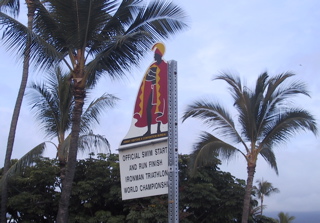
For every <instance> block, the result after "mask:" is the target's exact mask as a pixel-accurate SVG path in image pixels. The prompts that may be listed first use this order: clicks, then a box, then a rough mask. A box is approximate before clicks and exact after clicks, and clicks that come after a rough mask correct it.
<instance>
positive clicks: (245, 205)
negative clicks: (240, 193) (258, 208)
mask: <svg viewBox="0 0 320 223" xmlns="http://www.w3.org/2000/svg"><path fill="white" fill-rule="evenodd" d="M247 171H248V178H247V185H246V191H245V195H244V201H243V209H242V221H241V222H242V223H247V222H248V218H249V211H250V201H251V192H252V186H253V178H254V173H255V171H256V165H255V164H251V165H250V164H249V163H248V167H247Z"/></svg>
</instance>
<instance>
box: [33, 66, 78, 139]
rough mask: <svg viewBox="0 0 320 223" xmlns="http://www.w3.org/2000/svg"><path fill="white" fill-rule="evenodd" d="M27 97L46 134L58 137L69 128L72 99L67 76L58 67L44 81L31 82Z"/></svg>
mask: <svg viewBox="0 0 320 223" xmlns="http://www.w3.org/2000/svg"><path fill="white" fill-rule="evenodd" d="M27 97H28V99H29V100H30V102H29V103H30V105H32V108H31V109H32V110H33V111H34V115H35V117H36V119H37V120H38V121H40V123H41V128H42V129H43V130H44V131H45V132H46V134H47V136H50V137H54V136H57V137H58V138H60V134H63V133H64V132H66V131H67V130H68V129H69V128H70V123H71V109H72V103H73V99H72V94H71V89H70V83H69V80H68V76H67V75H64V74H62V71H61V69H60V68H59V67H57V68H55V69H54V70H53V71H51V72H50V73H48V75H47V76H46V82H44V83H35V82H33V83H31V84H30V86H29V88H28V92H27ZM63 135H64V134H63ZM60 140H63V139H59V141H60Z"/></svg>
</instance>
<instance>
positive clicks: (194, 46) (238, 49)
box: [0, 0, 320, 212]
mask: <svg viewBox="0 0 320 223" xmlns="http://www.w3.org/2000/svg"><path fill="white" fill-rule="evenodd" d="M174 2H175V3H177V4H179V5H180V6H181V7H182V8H184V10H185V11H186V13H187V14H188V15H189V19H188V21H189V25H190V27H189V29H187V30H186V31H184V32H182V33H179V34H177V35H176V36H175V37H174V38H171V39H170V40H168V41H166V42H165V45H166V47H167V50H166V53H165V55H164V59H166V60H176V61H177V62H178V97H179V104H178V105H179V114H178V115H179V120H181V115H182V113H183V111H184V109H185V107H186V105H187V104H188V103H191V102H192V101H193V100H195V99H198V98H204V97H205V98H210V97H211V98H212V100H214V101H219V102H221V103H222V104H223V105H225V106H226V107H228V108H230V109H232V101H231V97H230V96H229V93H228V91H227V88H226V85H225V84H224V83H223V82H222V81H212V78H213V77H215V75H217V74H219V73H220V72H222V71H223V72H225V71H227V72H231V73H233V74H238V75H240V76H241V78H242V79H243V80H246V83H247V85H248V86H253V85H254V81H255V80H256V78H257V77H258V75H259V74H261V73H262V72H264V71H268V73H269V74H270V75H271V76H272V75H275V74H279V73H282V72H286V71H292V72H294V73H296V74H297V75H296V76H295V78H296V79H299V80H302V81H304V82H305V83H306V84H307V86H308V89H309V90H310V94H311V98H308V97H301V98H299V99H298V100H296V101H294V103H296V104H300V105H301V106H302V107H304V108H305V109H307V110H309V111H310V112H311V113H312V114H313V115H314V116H315V117H316V118H317V121H319V108H320V103H319V102H320V88H319V87H318V85H319V84H320V81H319V74H320V63H319V60H320V30H319V21H320V1H317V0H304V1H300V0H280V1H279V0H260V1H259V0H241V1H217V0H197V1H186V0H174ZM22 7H24V5H22ZM23 16H24V15H23ZM0 57H1V60H0V70H1V73H2V75H1V76H2V81H1V82H0V95H1V97H0V126H1V130H0V147H1V151H0V164H1V166H3V162H4V154H5V152H4V151H5V149H6V143H7V137H8V132H9V126H10V120H11V116H12V110H13V107H14V104H15V99H16V96H17V92H18V88H19V84H20V76H21V67H22V66H21V65H19V64H18V63H16V61H15V60H14V55H10V54H8V53H5V51H4V50H3V47H2V48H0ZM152 60H153V55H152V53H151V52H150V54H149V55H147V57H146V58H145V60H144V61H143V63H141V65H140V67H139V68H136V69H133V70H132V71H131V73H129V74H128V78H127V79H124V80H122V81H110V80H109V79H108V78H104V79H101V81H100V84H99V86H98V87H97V88H96V89H95V90H94V91H93V93H92V96H96V97H98V96H100V95H102V93H104V92H107V93H111V94H114V95H115V96H117V97H119V98H121V101H119V103H118V105H117V106H116V108H114V109H112V110H110V111H108V112H107V113H105V115H104V117H103V118H102V119H101V124H100V126H96V128H95V129H94V131H95V132H96V133H98V134H102V135H105V136H106V137H107V138H108V139H109V141H110V142H111V146H112V152H117V148H118V146H119V144H120V141H121V140H122V139H123V137H124V136H125V135H126V133H127V131H128V128H129V125H130V123H131V117H132V112H133V104H134V102H135V97H136V94H137V90H138V87H139V84H140V81H141V79H142V75H143V73H144V72H145V70H146V69H147V67H148V65H149V64H150V63H151V62H152ZM40 76H41V74H31V75H30V79H29V80H30V81H32V80H35V79H38V78H40ZM202 130H205V128H204V126H202V125H201V124H200V122H199V121H196V120H191V119H190V120H187V121H186V122H184V123H181V121H180V123H179V151H180V153H182V154H188V153H190V152H191V148H192V144H193V143H194V142H195V140H196V139H197V137H198V135H199V133H200V132H201V131H202ZM44 140H45V138H44V135H43V134H42V132H41V130H40V129H39V125H38V123H37V122H36V121H35V119H34V117H33V116H32V113H31V112H30V106H28V103H27V100H25V101H24V102H23V108H22V112H21V114H20V120H19V123H18V130H17V134H16V141H15V145H14V152H13V156H12V158H20V157H21V156H22V155H23V154H24V153H26V152H27V151H28V150H29V149H30V148H33V147H34V146H36V145H37V144H39V143H40V142H42V141H44ZM50 151H51V152H50ZM52 151H54V150H53V148H49V147H48V150H47V154H48V155H51V156H54V152H52ZM275 154H276V157H277V163H278V169H279V176H277V175H276V173H275V172H274V170H273V169H271V168H270V167H269V166H268V165H267V164H266V162H265V161H264V159H263V158H262V157H260V158H259V160H258V167H257V170H256V175H255V180H256V179H261V178H263V179H264V180H267V181H269V182H271V183H272V184H273V185H274V186H275V187H277V188H279V190H280V193H279V194H274V195H272V196H271V197H269V198H266V199H265V204H266V205H267V209H266V210H267V211H277V212H279V211H286V212H295V211H304V212H308V211H318V212H320V187H319V184H320V171H319V170H320V162H319V158H320V148H319V138H316V137H314V136H313V135H312V134H311V133H309V132H300V134H299V135H297V136H295V137H294V138H292V140H291V142H290V143H288V144H285V145H281V146H279V147H277V148H275ZM223 163H224V164H223V165H222V166H221V170H223V171H229V172H231V174H232V175H234V176H236V177H238V178H241V179H246V164H245V161H244V159H243V157H240V156H239V157H237V158H236V159H234V160H230V161H229V163H226V162H223Z"/></svg>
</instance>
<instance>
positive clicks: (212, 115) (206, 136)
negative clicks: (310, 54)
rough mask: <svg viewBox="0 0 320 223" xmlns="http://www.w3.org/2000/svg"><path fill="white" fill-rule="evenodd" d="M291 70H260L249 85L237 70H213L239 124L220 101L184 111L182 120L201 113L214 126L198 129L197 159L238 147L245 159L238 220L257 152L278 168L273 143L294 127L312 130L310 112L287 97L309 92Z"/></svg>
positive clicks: (232, 152)
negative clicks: (225, 88)
mask: <svg viewBox="0 0 320 223" xmlns="http://www.w3.org/2000/svg"><path fill="white" fill-rule="evenodd" d="M292 76H294V74H292V73H289V72H287V73H282V74H279V75H276V76H274V77H269V75H268V74H267V73H262V74H261V75H260V76H259V77H258V79H257V81H256V84H255V88H254V89H250V88H249V87H247V86H245V85H243V83H242V82H241V80H240V78H239V77H237V76H233V75H231V74H228V73H223V74H221V75H219V76H217V77H216V78H215V79H214V80H223V81H225V82H226V83H227V84H228V86H229V90H230V93H231V95H232V97H233V105H234V107H235V109H236V112H237V117H238V124H236V123H235V121H234V120H233V117H234V113H231V111H228V110H227V109H225V108H224V107H223V106H221V105H220V104H219V103H215V102H212V101H209V100H206V99H204V100H197V101H195V102H193V103H191V104H190V105H189V106H188V107H187V108H186V111H185V113H184V116H183V121H185V120H186V119H188V118H197V119H200V120H202V121H203V123H204V124H205V125H206V126H208V127H210V128H212V132H213V134H211V133H209V132H204V133H202V134H201V137H200V139H199V141H198V142H197V143H196V145H195V154H197V159H196V165H201V164H203V163H208V162H209V161H208V160H209V159H211V158H212V157H214V156H215V155H216V154H218V155H219V156H220V157H221V158H223V159H226V160H228V159H230V158H232V157H233V156H234V155H235V154H237V153H238V154H241V155H242V156H243V158H244V159H245V161H246V163H247V173H248V178H247V184H246V193H245V196H244V203H243V213H242V222H243V223H246V222H248V215H249V210H250V198H251V193H252V187H253V179H254V173H255V169H256V165H257V159H258V156H259V155H261V156H262V157H263V158H264V159H265V160H266V162H267V163H268V164H270V166H271V168H273V169H274V170H275V171H276V173H278V167H277V163H276V157H275V154H274V151H273V149H274V148H275V147H276V146H278V145H280V143H283V142H286V141H288V140H289V139H290V138H291V137H292V136H294V135H295V134H296V133H297V132H298V131H299V130H309V131H311V132H312V133H314V134H316V133H317V126H316V120H315V118H314V117H313V116H312V115H311V114H310V113H309V112H308V111H307V110H305V109H303V108H300V107H298V106H297V104H292V103H291V104H290V103H289V102H292V99H293V98H294V97H295V96H298V95H307V96H309V93H308V91H307V89H306V85H305V84H303V83H302V82H300V81H292V82H290V81H289V79H290V78H291V77H292Z"/></svg>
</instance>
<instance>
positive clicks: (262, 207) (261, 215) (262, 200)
mask: <svg viewBox="0 0 320 223" xmlns="http://www.w3.org/2000/svg"><path fill="white" fill-rule="evenodd" d="M262 211H263V195H261V216H262Z"/></svg>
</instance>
